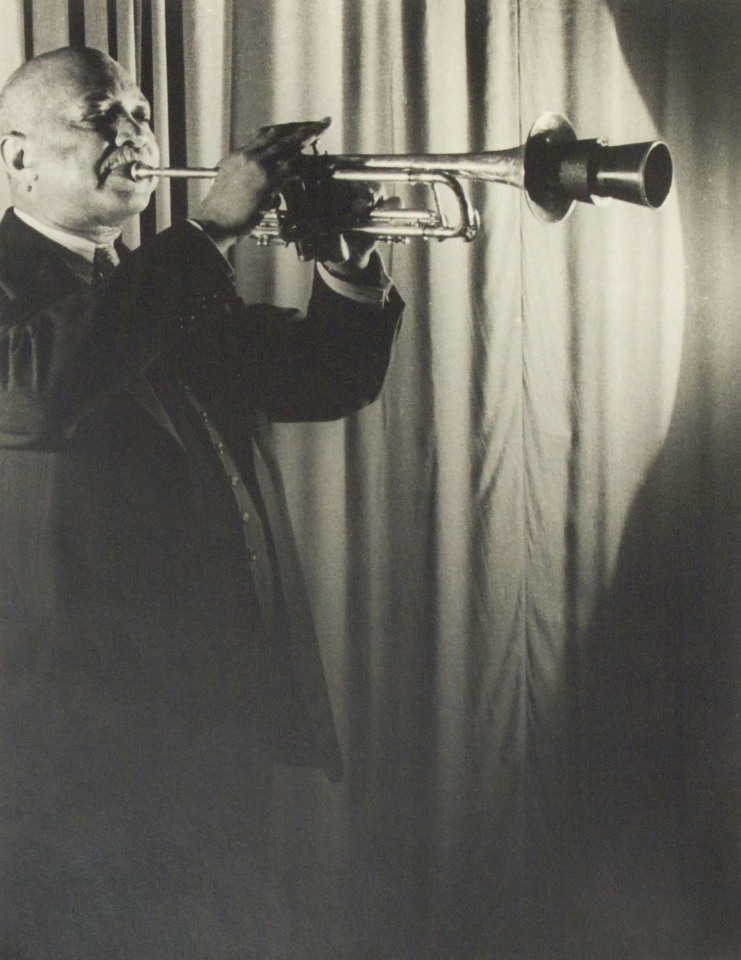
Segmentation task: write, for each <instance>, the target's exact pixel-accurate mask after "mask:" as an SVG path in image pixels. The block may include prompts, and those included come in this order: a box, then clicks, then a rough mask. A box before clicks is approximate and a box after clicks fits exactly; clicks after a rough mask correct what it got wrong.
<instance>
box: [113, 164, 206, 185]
mask: <svg viewBox="0 0 741 960" xmlns="http://www.w3.org/2000/svg"><path fill="white" fill-rule="evenodd" d="M217 172H218V171H217V170H216V168H214V167H187V168H185V169H182V170H175V169H173V168H172V167H150V166H148V165H147V164H146V163H139V162H137V163H132V165H131V173H130V176H131V179H132V180H137V181H138V180H147V179H149V178H151V177H168V178H172V177H180V178H186V177H187V178H196V179H198V178H200V179H202V180H213V178H214V177H215V176H216V174H217Z"/></svg>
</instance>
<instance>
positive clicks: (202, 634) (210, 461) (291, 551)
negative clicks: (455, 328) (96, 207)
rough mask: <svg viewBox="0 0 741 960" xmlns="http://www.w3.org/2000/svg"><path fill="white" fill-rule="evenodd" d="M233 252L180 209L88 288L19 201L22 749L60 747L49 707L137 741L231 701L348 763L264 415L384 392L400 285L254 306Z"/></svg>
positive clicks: (17, 613)
mask: <svg viewBox="0 0 741 960" xmlns="http://www.w3.org/2000/svg"><path fill="white" fill-rule="evenodd" d="M229 274H230V271H229V269H228V266H227V264H226V262H225V261H224V260H223V258H222V257H221V256H220V254H219V253H218V251H216V249H215V247H214V246H213V245H212V244H211V242H210V241H209V239H208V238H207V237H206V236H205V235H204V234H202V233H201V232H200V231H198V229H197V228H195V227H194V226H193V225H190V224H182V225H180V226H176V227H173V228H171V229H170V230H167V231H165V232H163V233H162V234H160V235H159V236H158V237H157V238H156V239H155V240H154V241H153V242H152V243H148V244H146V245H144V246H143V247H142V248H140V249H139V250H137V251H135V252H133V253H131V254H130V255H129V256H128V257H126V259H125V260H124V262H123V263H122V265H121V266H120V267H119V268H118V269H117V271H116V272H115V274H114V276H113V277H112V278H111V280H110V282H108V283H107V284H106V285H105V286H104V287H103V288H102V289H100V290H98V291H96V292H94V291H93V290H92V289H91V288H89V287H87V286H86V285H85V284H84V283H82V282H81V281H80V280H79V279H78V278H76V277H75V275H74V273H73V272H72V271H71V270H70V269H69V267H68V265H67V263H66V262H65V258H64V257H62V256H61V255H60V248H59V247H58V246H57V245H56V244H54V243H53V242H51V241H49V240H47V239H46V238H44V237H43V236H41V235H39V234H38V233H36V232H35V231H33V230H32V229H30V228H29V227H27V226H26V225H25V224H24V223H23V222H21V221H20V220H19V219H18V218H17V217H16V216H15V215H14V214H13V213H12V212H11V211H9V212H8V213H6V215H5V218H4V220H3V221H2V224H1V225H0V491H1V492H0V537H1V538H2V543H1V544H0V657H1V658H2V670H1V672H0V713H2V726H3V731H2V734H1V736H2V738H4V741H3V746H2V751H4V753H2V756H0V760H2V759H3V758H4V764H5V768H6V770H7V769H8V768H12V766H13V763H14V758H13V756H12V752H13V750H14V749H16V748H17V747H18V743H15V744H14V742H13V737H14V736H16V735H17V737H18V738H19V741H18V742H19V743H22V744H26V747H27V748H28V749H29V750H31V751H33V750H34V749H38V750H39V751H40V752H41V754H43V742H44V738H45V737H47V735H48V730H49V729H50V728H51V729H54V730H55V731H56V733H55V737H57V739H56V740H55V744H56V746H49V750H58V749H60V741H59V739H58V737H59V731H60V730H62V729H67V730H69V731H79V730H80V728H81V726H82V728H83V729H84V730H86V731H87V733H89V736H90V737H91V738H93V737H95V736H100V735H103V732H104V731H105V730H106V729H114V728H115V727H116V726H118V727H120V725H121V724H124V725H128V729H129V734H130V738H132V742H133V743H134V744H135V743H136V740H137V738H141V740H142V742H144V741H145V740H147V739H148V738H150V737H151V736H152V735H153V734H154V730H155V729H160V727H159V726H158V724H161V722H162V721H163V717H170V718H171V719H172V718H174V719H175V720H176V721H177V722H178V723H183V724H186V725H187V724H191V725H193V727H194V729H201V728H202V727H203V725H204V724H212V725H216V726H218V725H219V724H223V725H224V729H225V730H228V731H231V734H230V735H236V736H244V737H245V738H246V739H253V740H254V739H257V740H258V741H259V742H260V743H261V744H263V745H264V744H265V743H266V742H269V745H270V749H271V750H272V751H273V752H274V753H275V754H276V755H277V756H279V757H282V758H284V759H287V760H289V761H291V762H299V763H309V764H313V765H321V766H322V767H323V768H324V769H325V770H326V771H327V773H328V775H329V776H330V777H336V776H338V775H339V772H340V769H341V765H340V758H339V751H338V747H337V741H336V737H335V733H334V728H333V723H332V717H331V711H330V707H329V702H328V698H327V692H326V689H325V683H324V677H323V673H322V668H321V663H320V659H319V653H318V648H317V642H316V637H315V633H314V627H313V625H312V620H311V614H310V611H309V607H308V604H307V598H306V591H305V587H304V582H303V579H302V575H301V570H300V567H299V561H298V555H297V552H296V546H295V543H294V539H293V535H292V532H291V528H290V522H289V519H288V512H287V508H286V502H285V496H284V492H283V488H282V485H281V479H280V474H279V471H278V467H277V465H276V462H275V460H274V457H273V454H272V451H271V448H270V435H269V429H268V424H269V421H271V420H310V419H333V418H337V417H342V416H345V415H346V414H348V413H351V412H352V411H354V410H357V409H358V408H360V407H362V406H363V405H364V404H366V403H369V402H371V401H372V400H373V399H374V398H375V397H376V396H377V394H378V392H379V390H380V388H381V385H382V382H383V379H384V375H385V371H386V368H387V364H388V360H389V355H390V349H391V345H392V342H393V339H394V336H395V333H396V329H397V326H398V322H399V317H400V313H401V302H400V300H399V297H398V295H397V294H396V293H395V292H393V291H392V295H391V298H390V300H389V303H388V305H387V306H386V307H385V308H383V309H378V308H376V309H374V308H369V307H364V306H362V305H358V304H356V303H353V302H351V301H348V300H347V299H345V298H342V297H340V296H338V295H337V294H335V293H333V292H332V291H331V290H329V289H328V288H327V287H326V285H324V284H323V283H322V281H321V280H320V279H318V278H317V279H316V281H315V285H314V291H313V294H312V298H311V302H310V304H309V307H308V310H307V313H306V315H305V316H302V315H300V314H299V313H297V312H295V311H289V310H279V309H277V308H274V307H271V306H267V305H257V306H250V307H247V306H245V305H244V304H243V303H242V302H241V301H240V300H239V299H238V297H237V295H236V293H235V291H234V288H233V285H232V282H231V279H230V275H229ZM185 385H187V386H188V388H189V389H190V390H191V391H192V392H193V393H194V394H195V395H196V396H197V397H198V400H199V402H200V403H201V404H202V406H203V407H205V408H206V410H207V411H208V414H209V416H210V417H211V418H212V420H213V422H214V423H215V424H216V425H217V427H218V430H219V431H220V433H221V435H222V436H223V437H224V438H225V440H226V441H227V444H228V446H229V449H230V450H231V452H232V453H233V455H234V457H235V459H236V460H237V462H238V464H239V467H240V472H241V474H242V476H243V477H244V478H246V480H247V483H248V486H249V488H250V495H251V497H252V502H253V508H254V513H255V516H256V517H259V518H261V520H262V526H263V529H264V531H265V538H264V540H263V544H264V555H263V556H261V557H258V558H257V561H256V562H257V563H267V564H268V565H269V567H270V569H271V570H272V571H273V572H275V573H276V574H277V585H276V588H275V589H276V590H277V592H278V596H279V598H280V600H281V602H280V604H279V611H278V618H279V621H280V622H281V623H280V625H281V628H282V629H280V630H278V631H276V632H275V634H272V633H268V632H266V631H265V630H264V629H262V626H261V623H260V617H259V612H258V609H257V598H256V591H255V586H254V580H255V577H254V574H255V568H254V562H253V563H252V565H251V562H250V559H249V557H248V554H247V550H246V549H245V539H244V536H243V527H242V524H241V521H240V516H239V513H238V511H237V507H236V505H235V501H234V498H233V494H232V491H231V490H230V488H229V482H228V480H227V478H226V476H225V475H224V473H223V470H222V467H221V465H220V463H219V462H218V458H217V457H216V456H215V454H214V450H213V444H212V443H211V442H210V441H209V439H208V436H207V434H206V432H205V430H204V427H203V424H202V423H201V422H200V421H199V417H198V414H197V412H196V410H194V408H193V406H192V405H191V404H190V403H189V402H188V400H187V399H186V395H185V392H184V388H185ZM251 522H254V518H253V520H252V521H251ZM71 736H72V737H73V739H74V735H73V734H71ZM29 740H35V744H36V746H35V747H32V746H29ZM61 748H62V749H66V750H72V751H74V749H75V748H74V745H70V744H68V743H64V742H62V743H61ZM134 749H135V746H134ZM41 754H40V755H41ZM78 760H79V757H75V756H71V763H72V764H73V766H74V763H77V762H78Z"/></svg>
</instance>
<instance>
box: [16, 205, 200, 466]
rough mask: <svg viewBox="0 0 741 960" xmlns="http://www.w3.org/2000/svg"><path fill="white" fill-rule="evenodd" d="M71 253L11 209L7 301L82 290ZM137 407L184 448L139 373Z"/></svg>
mask: <svg viewBox="0 0 741 960" xmlns="http://www.w3.org/2000/svg"><path fill="white" fill-rule="evenodd" d="M116 250H117V252H118V254H119V256H120V257H121V259H122V260H123V259H124V258H125V257H126V254H127V253H128V250H127V248H126V247H125V245H124V244H123V243H120V242H119V243H117V244H116ZM71 256H74V254H70V253H69V252H68V251H65V250H64V249H63V248H61V247H60V246H59V244H57V243H55V242H54V241H53V240H50V239H49V238H48V237H45V236H43V234H40V233H38V232H37V231H36V230H34V229H33V228H32V227H29V226H28V224H26V223H24V222H23V221H22V220H21V219H20V218H19V217H17V216H16V215H15V213H14V212H13V210H12V208H11V209H9V210H7V211H6V212H5V216H4V217H3V219H2V222H0V274H1V275H2V276H1V279H0V287H2V290H3V292H4V293H5V295H6V296H7V297H8V299H10V300H15V299H16V298H17V297H18V296H23V297H24V299H25V298H29V297H30V300H31V302H30V304H29V306H30V307H31V309H33V306H34V305H38V307H39V308H41V307H43V306H44V305H45V304H48V303H49V302H50V301H52V300H56V299H60V300H61V299H62V298H63V297H65V296H70V295H72V294H74V293H79V292H80V291H82V290H83V289H84V287H85V286H86V285H85V282H84V280H82V279H81V277H80V275H79V274H78V273H77V272H75V270H74V269H73V268H72V266H71V265H70V262H69V258H70V257H71ZM127 392H128V393H129V394H130V395H131V396H132V397H134V399H135V400H136V402H137V403H138V404H139V406H140V407H141V408H142V409H143V410H145V411H146V413H147V414H148V415H149V416H150V417H151V418H152V419H153V420H154V421H155V423H157V425H158V426H159V427H160V428H161V429H163V430H165V431H167V433H168V434H169V435H170V436H171V437H172V439H173V440H174V441H175V443H177V444H178V446H179V447H181V448H184V444H183V442H182V439H181V438H180V436H179V434H178V432H177V430H176V429H175V425H174V424H173V422H172V420H171V419H170V417H169V416H168V414H167V411H166V410H165V408H164V407H163V405H162V403H161V401H160V399H159V397H158V396H157V394H156V392H155V391H154V389H153V387H152V386H151V384H150V383H149V382H148V381H147V380H146V378H145V377H144V376H143V375H142V376H141V377H138V378H137V379H136V380H135V381H134V382H133V383H132V384H131V385H130V386H129V387H128V388H127Z"/></svg>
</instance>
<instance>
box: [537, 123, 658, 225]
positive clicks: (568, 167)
mask: <svg viewBox="0 0 741 960" xmlns="http://www.w3.org/2000/svg"><path fill="white" fill-rule="evenodd" d="M523 165H524V188H525V192H526V194H527V199H528V203H529V206H530V209H531V210H532V212H533V213H534V214H535V216H536V217H538V219H540V220H543V221H545V222H549V223H553V222H556V221H558V220H563V219H564V218H565V217H567V216H568V214H569V213H570V212H571V209H572V208H573V205H574V202H575V201H577V200H579V201H581V202H583V203H599V202H600V201H606V200H608V199H613V198H614V199H616V200H622V201H625V202H627V203H635V204H639V205H640V206H643V207H650V208H652V209H658V208H659V207H660V206H661V205H662V204H663V203H664V201H665V200H666V198H667V196H668V194H669V191H670V189H671V185H672V177H673V170H672V159H671V154H670V152H669V148H668V147H667V145H666V144H665V143H663V142H662V141H661V140H654V141H648V142H645V143H629V144H622V145H620V146H617V147H614V146H611V145H610V143H609V141H607V140H605V139H595V140H577V138H576V133H575V132H574V129H573V127H572V126H571V124H570V123H569V121H568V120H567V119H566V118H565V117H563V116H561V115H560V114H557V113H545V114H543V116H541V117H540V118H539V119H538V120H536V122H535V124H533V127H532V129H531V130H530V135H529V136H528V139H527V142H526V143H525V149H524V158H523Z"/></svg>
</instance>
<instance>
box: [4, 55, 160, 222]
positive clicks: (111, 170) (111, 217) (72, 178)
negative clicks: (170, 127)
mask: <svg viewBox="0 0 741 960" xmlns="http://www.w3.org/2000/svg"><path fill="white" fill-rule="evenodd" d="M0 156H1V158H2V162H3V165H4V167H5V169H6V171H7V173H8V176H9V178H10V184H11V195H12V198H13V202H14V204H15V206H16V207H18V208H19V209H21V210H23V211H25V212H26V213H29V214H30V215H32V216H34V217H36V218H37V219H40V220H41V221H42V222H44V223H49V224H50V225H52V226H60V227H62V228H63V229H65V230H69V231H71V232H74V233H80V234H82V235H85V236H89V235H91V234H93V233H97V231H98V228H99V227H100V228H102V229H103V230H110V229H118V228H120V226H121V225H122V223H123V222H125V220H127V219H128V218H130V217H131V216H133V215H134V214H136V213H139V212H140V211H141V210H142V209H143V208H144V207H145V206H146V204H147V202H148V200H149V196H150V194H151V191H152V189H153V186H154V184H153V181H140V182H134V181H133V180H132V179H131V176H130V172H131V165H132V163H134V162H136V161H139V160H141V161H144V162H145V163H149V164H150V165H152V166H156V165H157V162H158V159H159V151H158V149H157V144H156V141H155V139H154V135H153V133H152V130H151V127H150V110H149V104H148V102H147V100H146V98H145V97H144V95H143V94H142V92H141V90H140V89H139V87H138V86H137V84H136V83H135V81H134V80H133V79H132V78H131V77H130V76H129V74H128V73H127V72H126V71H125V70H124V69H123V67H122V66H121V65H120V64H118V63H116V61H115V60H113V59H111V57H109V56H108V55H107V54H105V53H103V52H102V51H100V50H94V49H92V48H90V47H63V48H62V49H59V50H53V51H50V52H49V53H44V54H42V55H41V56H38V57H35V58H34V59H33V60H29V61H28V62H27V63H25V64H23V66H22V67H19V69H18V70H16V71H15V73H13V74H12V75H11V77H10V78H9V79H8V81H7V83H6V84H5V86H4V87H3V89H2V91H1V92H0Z"/></svg>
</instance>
